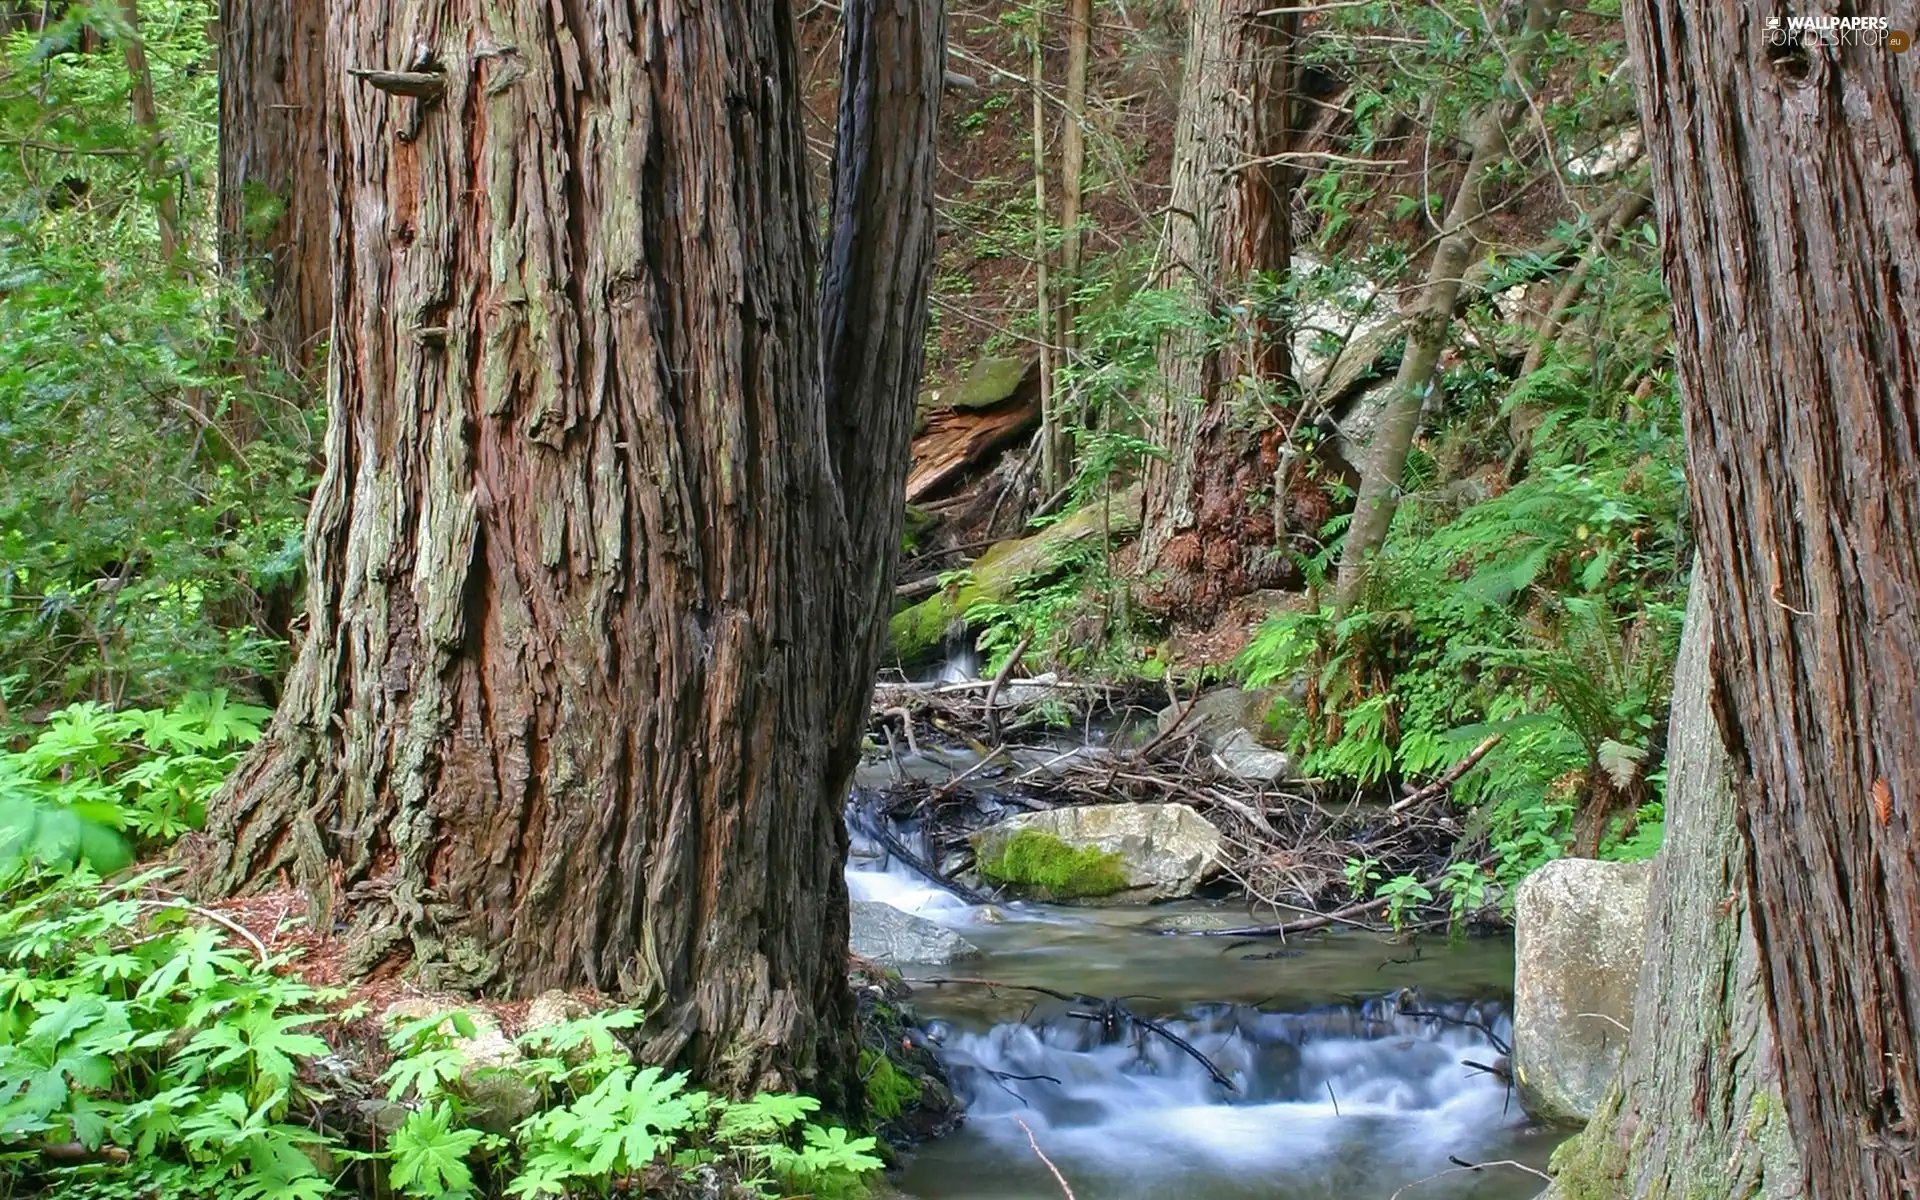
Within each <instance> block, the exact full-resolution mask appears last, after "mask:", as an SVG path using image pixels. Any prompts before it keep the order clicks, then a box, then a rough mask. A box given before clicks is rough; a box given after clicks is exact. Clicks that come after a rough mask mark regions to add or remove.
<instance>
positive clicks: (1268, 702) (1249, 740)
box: [1158, 687, 1293, 783]
mask: <svg viewBox="0 0 1920 1200" xmlns="http://www.w3.org/2000/svg"><path fill="white" fill-rule="evenodd" d="M1281 702H1283V697H1282V693H1281V692H1280V690H1279V689H1277V688H1267V689H1261V690H1255V691H1247V690H1243V689H1241V688H1236V687H1220V688H1215V689H1213V690H1212V691H1210V692H1208V693H1206V694H1205V695H1203V696H1201V697H1200V698H1199V699H1198V700H1195V701H1194V702H1193V703H1192V704H1191V705H1188V704H1178V705H1172V704H1170V705H1168V706H1167V707H1166V708H1164V709H1161V710H1160V716H1159V722H1158V724H1159V729H1160V731H1161V732H1165V731H1166V730H1167V729H1168V728H1169V727H1171V726H1173V725H1174V723H1175V722H1179V732H1180V733H1183V734H1187V735H1190V736H1192V737H1196V738H1199V739H1200V741H1201V744H1203V745H1205V746H1206V747H1207V749H1209V750H1211V751H1212V752H1213V760H1214V762H1215V763H1217V764H1219V766H1220V768H1221V769H1222V770H1224V771H1226V772H1227V773H1228V774H1229V775H1233V776H1236V777H1237V778H1240V779H1244V780H1246V781H1248V782H1249V783H1280V782H1282V781H1284V780H1286V779H1289V778H1291V777H1292V775H1293V760H1292V759H1291V758H1290V757H1288V756H1287V755H1286V754H1285V753H1284V752H1282V751H1281V750H1279V749H1278V748H1276V747H1274V746H1270V745H1267V744H1266V740H1263V739H1268V740H1270V739H1272V738H1273V735H1274V731H1273V730H1271V729H1269V728H1268V725H1267V714H1268V712H1269V711H1270V710H1272V708H1273V706H1274V705H1275V704H1277V703H1281ZM1182 714H1184V717H1183V715H1182Z"/></svg>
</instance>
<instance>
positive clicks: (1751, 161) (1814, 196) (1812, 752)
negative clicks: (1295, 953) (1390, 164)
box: [1625, 0, 1920, 1200]
mask: <svg viewBox="0 0 1920 1200" xmlns="http://www.w3.org/2000/svg"><path fill="white" fill-rule="evenodd" d="M1885 11H1886V14H1887V16H1888V17H1889V18H1890V19H1891V25H1892V28H1894V29H1896V30H1899V29H1912V28H1914V25H1915V20H1916V18H1917V17H1920V12H1916V11H1915V6H1914V5H1913V4H1910V3H1908V4H1895V5H1892V6H1891V7H1890V8H1888V9H1887V10H1885ZM1625 24H1626V29H1627V32H1628V38H1629V42H1630V46H1631V50H1632V55H1633V61H1634V67H1635V72H1634V74H1635V78H1636V80H1637V86H1638V88H1639V96H1640V107H1641V112H1642V113H1643V114H1644V115H1645V119H1646V122H1647V127H1648V143H1649V146H1650V150H1651V156H1652V163H1653V174H1654V183H1655V196H1656V200H1657V202H1658V208H1659V211H1660V217H1661V222H1662V227H1663V230H1664V234H1665V251H1666V272H1667V283H1668V287H1669V289H1670V290H1671V291H1672V293H1673V297H1674V306H1673V307H1674V321H1675V333H1676V335H1677V339H1678V344H1679V347H1680V353H1679V368H1680V379H1681V384H1682V387H1683V390H1684V391H1685V394H1686V399H1687V418H1688V465H1689V476H1690V479H1691V483H1692V487H1693V512H1694V520H1695V526H1696V529H1697V531H1698V537H1699V540H1700V547H1701V560H1702V562H1703V564H1704V576H1705V578H1704V582H1705V585H1706V587H1707V588H1708V599H1709V602H1710V605H1711V607H1712V609H1713V615H1714V676H1715V685H1716V691H1715V697H1714V702H1715V709H1716V713H1717V715H1718V717H1719V719H1720V723H1721V727H1722V730H1723V732H1724V734H1725V735H1726V740H1727V746H1728V750H1729V752H1730V753H1731V755H1732V758H1733V762H1734V770H1735V776H1736V781H1737V783H1736V786H1737V788H1738V791H1739V795H1740V818H1741V827H1742V829H1743V831H1744V834H1745V839H1746V846H1747V849H1748V852H1749V853H1750V855H1751V860H1752V870H1753V886H1754V897H1755V901H1756V911H1755V920H1754V928H1755V932H1756V934H1757V937H1758V941H1759V945H1760V948H1761V954H1762V961H1763V964H1764V979H1765V987H1766V992H1767V996H1768V1000H1769V1004H1770V1009H1771V1013H1772V1017H1773V1020H1774V1023H1775V1031H1776V1034H1777V1039H1778V1043H1779V1047H1780V1054H1781V1059H1782V1066H1783V1068H1784V1070H1783V1072H1782V1088H1783V1091H1784V1093H1785V1100H1786V1106H1787V1111H1788V1115H1789V1117H1790V1120H1791V1123H1792V1126H1793V1131H1794V1134H1795V1139H1796V1141H1797V1142H1798V1144H1799V1147H1800V1149H1801V1151H1802V1153H1803V1155H1804V1157H1805V1167H1806V1172H1807V1178H1808V1182H1809V1186H1810V1189H1811V1191H1812V1193H1813V1194H1814V1195H1816V1196H1831V1197H1846V1198H1848V1200H1854V1198H1858V1200H1881V1198H1884V1200H1892V1198H1893V1197H1896V1196H1901V1197H1905V1196H1913V1195H1915V1194H1920V1052H1917V1051H1916V1045H1920V842H1917V841H1916V833H1920V828H1916V820H1915V808H1914V804H1915V798H1916V791H1920V537H1916V531H1920V261H1917V260H1916V254H1920V251H1916V247H1920V169H1917V168H1920V154H1917V153H1916V150H1915V147H1914V143H1913V142H1912V140H1911V138H1910V136H1909V133H1910V131H1911V130H1913V129H1916V128H1920V90H1917V89H1916V87H1915V85H1914V82H1913V75H1912V69H1911V63H1910V60H1909V59H1907V58H1905V57H1902V56H1899V55H1895V54H1893V53H1892V52H1890V51H1889V50H1888V49H1886V48H1885V47H1884V46H1881V47H1869V46H1859V45H1843V46H1835V47H1832V48H1827V47H1821V46H1812V47H1799V46H1769V45H1768V44H1767V40H1766V37H1765V36H1764V33H1763V31H1762V29H1761V27H1760V25H1759V24H1757V23H1756V21H1755V18H1754V15H1753V11H1752V9H1751V7H1750V6H1747V5H1744V4H1735V3H1731V2H1730V0H1716V2H1713V3H1699V2H1698V0H1686V2H1685V3H1679V2H1677V0H1635V2H1634V3H1632V4H1630V5H1629V11H1628V13H1627V15H1626V22H1625Z"/></svg>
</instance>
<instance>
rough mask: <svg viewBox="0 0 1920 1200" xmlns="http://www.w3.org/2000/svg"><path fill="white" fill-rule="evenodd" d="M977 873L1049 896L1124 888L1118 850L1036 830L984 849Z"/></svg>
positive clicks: (1063, 897) (1094, 893)
mask: <svg viewBox="0 0 1920 1200" xmlns="http://www.w3.org/2000/svg"><path fill="white" fill-rule="evenodd" d="M979 865H980V873H981V874H983V875H985V876H986V877H987V878H989V879H991V880H994V881H995V882H997V883H1004V884H1010V885H1012V886H1015V887H1020V888H1027V889H1030V890H1032V891H1033V892H1035V893H1036V894H1038V895H1041V896H1044V897H1045V898H1047V899H1052V900H1082V899H1090V898H1093V897H1098V896H1111V895H1112V894H1114V893H1115V892H1120V891H1125V890H1126V888H1127V886H1128V882H1127V873H1126V870H1125V868H1124V867H1123V866H1122V863H1121V858H1120V856H1119V855H1118V854H1112V853H1108V852H1106V851H1103V850H1100V849H1099V848H1097V847H1094V846H1081V847H1079V848H1077V849H1076V848H1075V847H1072V846H1069V845H1067V844H1066V843H1065V842H1063V841H1061V840H1060V839H1059V838H1057V837H1054V836H1053V835H1052V834H1049V833H1042V832H1040V831H1039V830H1037V829H1022V830H1020V831H1019V832H1018V833H1016V834H1014V835H1013V836H1012V837H1010V838H1008V839H1006V841H1004V842H1002V843H1000V844H999V845H997V846H989V847H986V848H985V852H984V853H983V854H982V855H981V856H980V864H979Z"/></svg>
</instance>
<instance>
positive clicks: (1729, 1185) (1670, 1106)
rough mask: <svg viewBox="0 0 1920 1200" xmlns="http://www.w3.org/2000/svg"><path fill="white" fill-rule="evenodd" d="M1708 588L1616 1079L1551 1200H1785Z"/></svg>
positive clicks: (1693, 605) (1696, 619) (1673, 739)
mask: <svg viewBox="0 0 1920 1200" xmlns="http://www.w3.org/2000/svg"><path fill="white" fill-rule="evenodd" d="M1706 596H1707V588H1706V587H1704V586H1702V585H1700V584H1699V583H1697V582H1696V584H1695V586H1694V588H1693V591H1692V594H1691V596H1690V597H1689V600H1688V604H1687V626H1686V632H1685V634H1684V635H1683V636H1682V637H1681V641H1680V661H1679V664H1678V666H1677V667H1676V668H1675V670H1674V678H1673V709H1672V713H1671V715H1670V716H1669V718H1668V722H1667V731H1668V732H1667V800H1666V836H1665V840H1664V842H1663V844H1662V846H1661V850H1660V856H1659V858H1658V859H1656V860H1655V862H1654V867H1653V883H1652V888H1651V891H1650V893H1649V897H1648V903H1647V952H1646V960H1645V963H1644V964H1643V965H1642V967H1641V969H1640V988H1639V995H1638V997H1637V998H1636V999H1635V1001H1634V1022H1633V1033H1632V1035H1631V1037H1630V1038H1629V1039H1628V1042H1627V1054H1626V1058H1625V1060H1624V1061H1623V1062H1622V1064H1621V1068H1620V1078H1619V1080H1618V1081H1617V1082H1616V1083H1615V1085H1614V1089H1613V1091H1612V1093H1611V1094H1609V1095H1608V1097H1607V1099H1606V1100H1604V1101H1603V1102H1602V1103H1601V1105H1600V1110H1599V1112H1597V1113H1596V1114H1595V1115H1594V1118H1593V1120H1591V1121H1590V1122H1588V1124H1587V1128H1586V1131H1585V1132H1584V1133H1582V1134H1581V1135H1580V1137H1579V1138H1578V1139H1576V1140H1575V1141H1573V1142H1570V1143H1568V1144H1567V1146H1566V1147H1564V1148H1563V1149H1562V1150H1561V1151H1560V1152H1559V1153H1558V1154H1557V1155H1556V1156H1555V1159H1554V1165H1555V1168H1556V1173H1557V1175H1558V1181H1557V1182H1556V1184H1555V1186H1554V1189H1553V1190H1552V1191H1551V1192H1550V1193H1549V1195H1550V1196H1554V1197H1558V1198H1563V1200H1597V1198H1599V1197H1602V1196H1621V1197H1627V1196H1631V1197H1636V1198H1639V1197H1646V1198H1648V1200H1653V1198H1655V1197H1670V1196H1713V1197H1724V1198H1726V1200H1787V1198H1788V1197H1794V1196H1799V1195H1801V1194H1802V1191H1801V1180H1800V1162H1799V1159H1798V1157H1797V1156H1796V1155H1795V1152H1794V1146H1793V1138H1792V1135H1791V1134H1790V1133H1789V1132H1788V1130H1787V1126H1786V1115H1785V1111H1784V1109H1783V1108H1782V1107H1781V1103H1780V1064H1779V1056H1778V1054H1777V1053H1776V1051H1775V1049H1774V1045H1773V1037H1772V1031H1771V1029H1770V1028H1769V1026H1768V1022H1767V1012H1766V1001H1765V997H1764V995H1762V992H1761V987H1760V949H1759V946H1758V945H1757V944H1756V943H1755V941H1754V934H1753V914H1752V901H1751V895H1750V887H1749V879H1748V872H1747V861H1746V848H1745V846H1744V845H1743V844H1742V843H1741V840H1740V831H1739V827H1738V826H1737V825H1736V824H1735V817H1736V813H1737V811H1738V808H1737V805H1736V802H1735V797H1734V792H1733V783H1732V779H1731V778H1730V776H1729V764H1728V762H1727V752H1726V748H1725V747H1724V746H1723V745H1722V744H1721V742H1720V731H1719V729H1718V728H1716V727H1715V725H1714V720H1713V710H1712V708H1711V707H1710V706H1709V704H1708V695H1709V684H1710V682H1711V676H1710V673H1709V669H1708V651H1707V647H1708V644H1709V642H1710V641H1711V623H1710V621H1709V618H1708V615H1707V606H1706Z"/></svg>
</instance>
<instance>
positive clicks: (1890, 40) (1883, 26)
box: [1767, 14, 1913, 54]
mask: <svg viewBox="0 0 1920 1200" xmlns="http://www.w3.org/2000/svg"><path fill="white" fill-rule="evenodd" d="M1767 45H1769V46H1790V45H1798V46H1836V47H1838V46H1864V47H1868V48H1871V49H1881V48H1884V49H1887V50H1891V51H1893V52H1894V53H1895V54H1905V53H1906V52H1907V50H1908V49H1909V48H1910V47H1912V45H1913V33H1912V32H1911V31H1910V30H1905V29H1895V28H1893V23H1892V22H1891V21H1890V20H1889V19H1888V18H1886V17H1838V16H1832V15H1827V14H1816V15H1813V16H1805V17H1787V18H1785V19H1784V20H1783V19H1782V18H1780V17H1768V18H1767Z"/></svg>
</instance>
